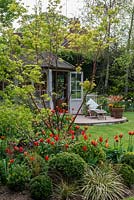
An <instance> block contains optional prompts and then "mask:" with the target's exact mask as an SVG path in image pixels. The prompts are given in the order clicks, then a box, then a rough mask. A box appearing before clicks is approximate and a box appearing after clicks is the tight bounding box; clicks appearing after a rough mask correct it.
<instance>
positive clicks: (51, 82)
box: [36, 53, 83, 113]
mask: <svg viewBox="0 0 134 200" xmlns="http://www.w3.org/2000/svg"><path fill="white" fill-rule="evenodd" d="M41 67H42V84H39V85H37V86H36V88H37V93H38V94H44V93H47V94H48V95H49V96H50V97H51V100H50V101H48V102H47V104H48V106H49V107H50V108H51V109H53V108H54V107H55V105H54V104H55V98H56V101H57V105H61V103H63V102H65V103H67V105H68V111H69V112H70V113H76V112H77V110H78V108H79V106H80V104H81V103H82V99H83V90H82V87H81V85H80V82H82V81H83V73H82V72H81V73H77V72H76V71H75V67H74V66H73V65H72V64H70V63H68V62H66V61H65V60H63V59H61V58H58V57H56V56H54V55H53V54H50V53H49V54H48V53H44V54H42V64H41Z"/></svg>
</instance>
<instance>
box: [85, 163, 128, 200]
mask: <svg viewBox="0 0 134 200" xmlns="http://www.w3.org/2000/svg"><path fill="white" fill-rule="evenodd" d="M82 191H83V196H84V199H85V200H89V199H92V200H102V199H103V200H108V199H109V200H112V199H114V200H120V199H122V198H123V197H124V196H125V195H126V194H128V190H127V188H126V187H125V185H124V184H123V183H122V181H121V177H120V176H119V175H117V174H116V173H115V171H114V170H112V169H109V168H107V169H105V168H103V169H102V168H98V167H96V168H95V169H94V168H90V169H88V170H87V172H86V173H85V175H84V182H83V188H82Z"/></svg>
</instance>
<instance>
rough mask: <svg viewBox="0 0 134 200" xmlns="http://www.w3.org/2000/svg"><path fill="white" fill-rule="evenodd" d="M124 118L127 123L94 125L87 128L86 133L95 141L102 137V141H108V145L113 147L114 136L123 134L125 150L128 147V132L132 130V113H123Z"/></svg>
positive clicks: (133, 117)
mask: <svg viewBox="0 0 134 200" xmlns="http://www.w3.org/2000/svg"><path fill="white" fill-rule="evenodd" d="M124 116H125V117H127V119H128V122H125V123H120V124H109V125H95V126H89V128H88V133H90V134H91V136H92V138H94V139H96V138H98V137H100V136H102V137H103V138H104V139H106V138H108V139H109V144H110V145H114V139H113V138H114V136H115V135H117V134H120V133H123V144H124V146H125V147H126V148H127V145H128V139H129V135H128V131H131V130H134V112H125V113H124Z"/></svg>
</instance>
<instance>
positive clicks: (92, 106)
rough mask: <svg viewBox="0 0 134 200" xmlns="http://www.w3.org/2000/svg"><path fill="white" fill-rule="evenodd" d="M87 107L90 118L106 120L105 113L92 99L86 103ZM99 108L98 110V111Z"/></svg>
mask: <svg viewBox="0 0 134 200" xmlns="http://www.w3.org/2000/svg"><path fill="white" fill-rule="evenodd" d="M86 105H87V106H88V114H89V116H91V117H97V118H98V119H102V118H104V119H106V114H107V112H106V111H105V110H103V109H102V106H100V105H98V104H97V103H96V102H95V101H94V100H93V99H91V98H90V99H89V100H88V101H87V103H86ZM99 107H100V109H99Z"/></svg>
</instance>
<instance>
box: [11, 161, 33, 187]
mask: <svg viewBox="0 0 134 200" xmlns="http://www.w3.org/2000/svg"><path fill="white" fill-rule="evenodd" d="M11 165H12V166H11V167H10V169H9V175H8V178H7V179H8V180H7V186H8V187H9V188H10V189H12V190H15V191H22V190H24V189H25V187H26V183H28V182H29V181H30V177H31V172H30V171H29V170H28V168H27V167H26V165H24V164H14V163H13V164H12V163H11Z"/></svg>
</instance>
